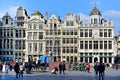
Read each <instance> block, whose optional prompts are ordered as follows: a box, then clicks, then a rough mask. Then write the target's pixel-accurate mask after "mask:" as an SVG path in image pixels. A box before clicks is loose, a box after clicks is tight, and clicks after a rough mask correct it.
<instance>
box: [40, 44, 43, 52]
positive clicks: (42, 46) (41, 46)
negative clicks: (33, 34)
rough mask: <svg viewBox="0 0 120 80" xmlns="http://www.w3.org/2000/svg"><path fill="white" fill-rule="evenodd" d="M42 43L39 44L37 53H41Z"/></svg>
mask: <svg viewBox="0 0 120 80" xmlns="http://www.w3.org/2000/svg"><path fill="white" fill-rule="evenodd" d="M42 47H43V46H42V43H39V52H42Z"/></svg>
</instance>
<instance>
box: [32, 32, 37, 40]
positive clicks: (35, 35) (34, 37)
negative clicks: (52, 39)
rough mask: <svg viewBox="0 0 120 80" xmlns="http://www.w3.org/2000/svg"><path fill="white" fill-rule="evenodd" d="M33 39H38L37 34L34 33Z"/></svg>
mask: <svg viewBox="0 0 120 80" xmlns="http://www.w3.org/2000/svg"><path fill="white" fill-rule="evenodd" d="M33 39H34V40H36V39H37V32H34V34H33Z"/></svg>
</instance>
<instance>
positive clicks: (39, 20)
mask: <svg viewBox="0 0 120 80" xmlns="http://www.w3.org/2000/svg"><path fill="white" fill-rule="evenodd" d="M28 22H44V20H43V19H37V18H34V19H30V20H29V21H28Z"/></svg>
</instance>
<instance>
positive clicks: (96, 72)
mask: <svg viewBox="0 0 120 80" xmlns="http://www.w3.org/2000/svg"><path fill="white" fill-rule="evenodd" d="M94 71H95V74H96V75H97V74H98V63H95V65H94Z"/></svg>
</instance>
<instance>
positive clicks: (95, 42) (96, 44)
mask: <svg viewBox="0 0 120 80" xmlns="http://www.w3.org/2000/svg"><path fill="white" fill-rule="evenodd" d="M94 49H98V41H94Z"/></svg>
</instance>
